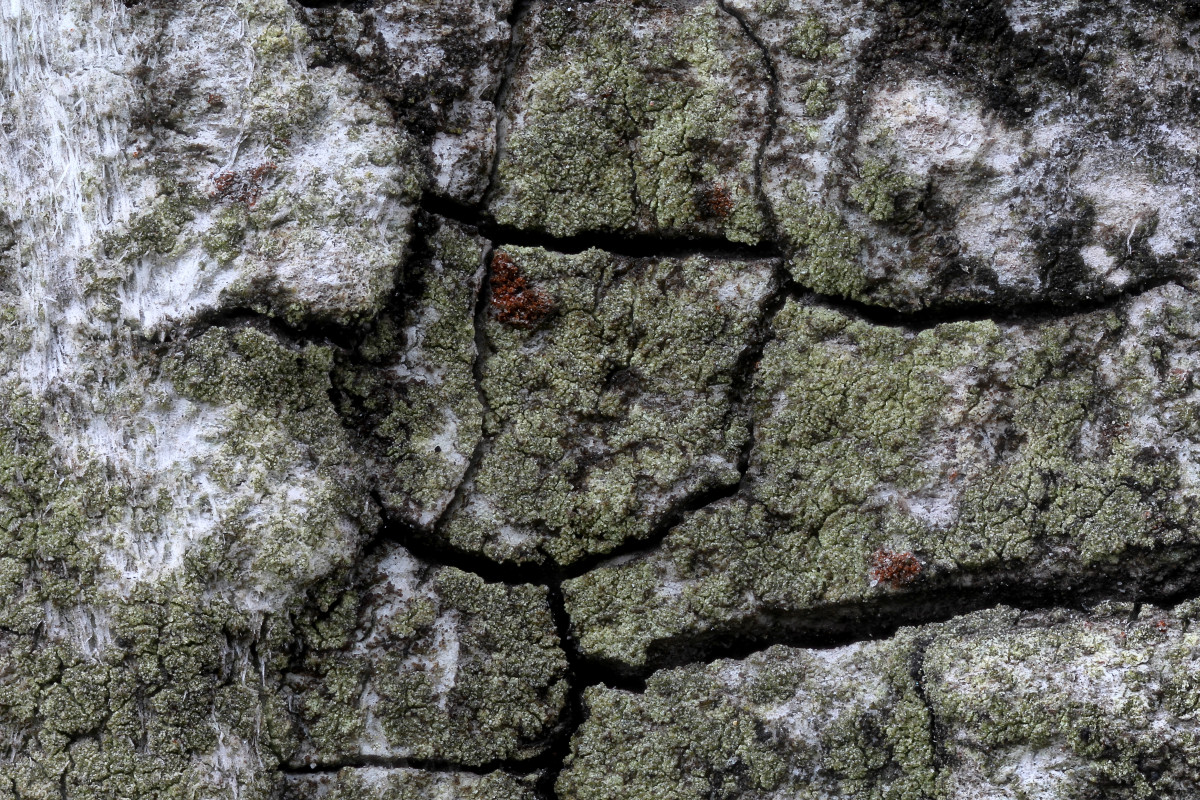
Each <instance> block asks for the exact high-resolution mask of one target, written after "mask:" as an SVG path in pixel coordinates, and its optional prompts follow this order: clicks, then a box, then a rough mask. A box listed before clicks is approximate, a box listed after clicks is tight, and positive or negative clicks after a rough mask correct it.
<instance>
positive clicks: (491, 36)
mask: <svg viewBox="0 0 1200 800" xmlns="http://www.w3.org/2000/svg"><path fill="white" fill-rule="evenodd" d="M512 5H513V4H512V0H418V1H417V2H408V3H385V4H382V5H379V6H344V5H343V6H332V7H321V6H316V7H305V8H303V9H302V10H301V14H302V15H303V18H304V20H305V22H306V23H307V24H308V27H309V31H310V32H311V33H312V35H313V38H314V41H315V44H316V45H317V53H316V54H314V55H315V56H316V58H317V59H319V60H320V63H323V64H337V63H348V64H350V65H353V68H354V70H355V71H356V72H358V73H359V74H361V75H364V76H365V77H368V80H369V82H370V83H371V86H372V89H373V90H374V91H377V92H379V93H380V94H381V95H383V96H384V97H385V98H386V99H387V100H388V101H389V103H390V105H391V106H392V108H394V109H395V110H396V112H397V116H398V117H399V121H400V123H401V125H402V126H403V127H404V128H405V129H406V130H407V131H409V132H410V133H412V134H414V136H415V137H416V138H417V139H419V140H420V141H421V143H422V145H423V146H422V150H423V151H424V153H423V160H424V161H425V162H426V165H427V167H428V169H429V172H430V189H431V190H432V191H434V192H437V193H438V194H442V195H446V196H449V197H451V198H453V199H454V200H456V201H457V202H460V203H465V204H471V205H473V204H477V203H479V202H480V201H481V200H482V199H483V194H484V190H485V189H486V188H487V184H488V180H489V177H490V175H491V170H492V164H493V158H494V156H495V146H496V116H497V114H496V102H495V101H496V93H497V92H498V91H499V89H500V83H501V80H502V76H503V75H504V70H505V67H506V58H507V56H508V49H509V44H510V41H511V31H510V28H509V17H510V16H511V15H512ZM450 21H452V24H448V23H449V22H450Z"/></svg>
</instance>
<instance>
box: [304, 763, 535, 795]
mask: <svg viewBox="0 0 1200 800" xmlns="http://www.w3.org/2000/svg"><path fill="white" fill-rule="evenodd" d="M536 796H537V795H536V794H535V793H534V791H533V789H532V788H531V787H530V786H529V785H528V781H526V780H523V779H521V778H517V777H514V776H512V775H509V774H508V773H505V772H489V773H488V774H486V775H476V774H474V773H469V772H426V771H421V770H416V769H384V768H380V767H360V768H353V767H346V768H345V769H342V770H340V771H338V772H337V773H336V774H335V775H327V774H321V775H312V776H310V775H300V776H296V777H293V778H289V780H288V784H287V789H286V791H285V798H287V800H449V798H454V800H534V798H535V797H536Z"/></svg>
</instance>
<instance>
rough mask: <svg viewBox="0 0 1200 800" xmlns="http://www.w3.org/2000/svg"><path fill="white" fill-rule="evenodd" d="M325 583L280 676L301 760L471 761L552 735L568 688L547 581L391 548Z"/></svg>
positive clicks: (518, 754)
mask: <svg viewBox="0 0 1200 800" xmlns="http://www.w3.org/2000/svg"><path fill="white" fill-rule="evenodd" d="M321 593H322V597H323V599H322V601H321V603H320V604H319V606H318V609H317V612H318V613H317V614H315V615H314V617H313V618H312V620H311V621H303V622H302V623H301V630H302V631H304V643H305V649H304V657H303V659H302V660H301V661H300V663H298V664H296V665H294V666H293V667H292V669H291V671H290V672H289V674H288V675H287V678H286V682H287V686H288V694H289V696H290V697H291V698H292V702H293V703H294V704H295V707H297V708H298V711H299V716H300V719H301V724H302V728H303V732H304V740H303V745H302V746H301V748H300V749H299V751H297V753H296V754H295V755H294V756H293V757H292V760H293V761H294V762H295V763H298V764H337V763H354V762H355V761H356V760H357V759H360V758H362V757H363V756H387V757H401V758H411V759H437V760H442V761H448V762H451V763H455V764H462V765H466V766H475V765H480V764H485V763H489V762H492V761H496V760H500V759H519V758H527V757H529V756H533V755H536V754H537V753H539V752H541V751H542V750H543V749H544V748H545V747H546V743H547V741H548V737H549V735H550V733H551V732H552V731H553V729H554V727H555V725H556V724H557V722H558V717H559V714H560V713H561V711H562V710H563V707H564V706H565V704H566V696H567V690H568V686H567V682H566V670H567V662H566V658H565V656H564V655H563V652H562V650H561V648H560V643H559V641H558V636H557V634H556V633H555V629H554V622H553V620H552V618H551V616H550V609H549V605H548V603H547V595H546V589H545V588H544V587H540V586H532V585H527V584H526V585H516V586H510V585H506V584H494V583H485V582H484V581H483V579H481V578H479V577H478V576H476V575H472V574H470V573H466V572H463V571H461V570H458V569H454V568H443V569H430V568H429V567H428V566H426V565H423V564H421V563H420V562H417V561H416V560H414V559H413V558H412V557H411V556H409V555H408V553H407V552H405V551H404V550H403V549H402V548H399V547H389V548H386V549H384V550H383V551H382V552H381V553H380V554H378V555H377V556H375V557H373V558H371V559H369V560H368V561H367V563H366V564H365V565H364V566H363V567H362V568H361V570H360V573H359V575H358V577H356V578H354V579H353V580H352V581H351V582H350V583H349V584H348V585H342V586H340V587H338V586H336V585H335V586H330V587H326V588H324V589H322V590H321ZM364 632H365V633H364Z"/></svg>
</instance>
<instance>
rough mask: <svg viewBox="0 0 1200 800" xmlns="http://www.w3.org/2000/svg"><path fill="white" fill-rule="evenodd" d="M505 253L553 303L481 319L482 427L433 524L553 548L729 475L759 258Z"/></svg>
mask: <svg viewBox="0 0 1200 800" xmlns="http://www.w3.org/2000/svg"><path fill="white" fill-rule="evenodd" d="M505 253H506V255H507V257H508V258H511V259H512V261H513V263H514V264H515V266H516V268H517V269H519V270H520V273H521V275H523V276H524V277H525V278H526V279H527V280H528V282H529V284H530V285H531V286H535V287H537V288H538V290H539V291H541V292H544V293H546V295H547V296H548V297H549V299H550V301H551V303H552V305H553V308H554V309H555V311H554V315H553V316H552V317H550V318H547V319H546V320H544V321H542V322H541V323H540V324H539V325H538V326H537V327H536V328H525V327H514V326H512V325H509V324H506V323H504V322H502V321H500V320H499V319H489V320H488V321H487V324H486V327H485V329H484V330H485V334H486V337H487V346H488V352H489V353H490V355H489V356H488V358H487V359H486V361H485V362H484V364H483V369H482V376H481V377H482V384H481V385H482V389H483V392H484V395H485V399H486V402H487V406H488V408H489V411H490V413H489V415H488V422H487V426H486V430H485V432H486V434H487V435H488V441H487V442H486V444H485V446H484V449H483V451H482V456H481V458H480V460H479V465H478V469H477V470H476V471H475V473H474V474H473V476H472V477H471V481H470V485H469V486H468V487H467V491H466V492H465V496H466V497H467V498H469V499H468V500H467V501H466V502H465V503H463V504H462V505H460V506H458V507H456V508H455V509H453V510H452V513H451V515H450V516H449V517H448V518H447V520H446V524H445V525H444V526H443V528H442V530H441V535H443V536H444V537H445V538H446V540H448V541H449V542H451V543H452V544H454V545H455V546H456V547H460V548H463V549H466V550H471V551H474V552H481V553H485V554H487V555H489V556H490V557H492V558H496V559H501V560H513V561H542V560H546V559H549V560H552V561H555V562H558V563H561V564H567V563H571V562H573V561H576V560H578V559H580V558H582V557H584V556H586V555H588V554H590V553H599V552H605V551H608V550H611V549H612V548H613V547H616V546H617V545H619V544H621V543H622V542H624V541H628V540H630V539H635V538H638V537H642V536H645V535H646V534H647V533H649V531H651V530H652V529H653V528H654V526H655V525H656V524H657V523H658V522H659V521H660V520H662V519H664V518H665V517H666V516H667V515H668V514H669V513H670V512H671V508H672V506H673V505H674V504H676V503H679V502H681V501H683V500H684V498H686V497H688V496H690V495H693V494H696V493H699V492H702V491H705V490H706V489H710V488H712V487H715V486H721V485H729V484H732V483H735V482H737V480H738V478H739V472H738V469H737V459H738V456H739V453H740V451H741V446H742V444H743V443H744V441H745V437H746V436H747V430H746V426H745V420H744V418H743V417H742V415H741V414H740V412H739V411H738V409H737V408H736V406H735V405H734V402H733V398H732V397H731V387H732V383H733V380H734V371H735V369H736V367H737V364H738V359H739V358H740V356H741V355H742V354H743V353H744V352H745V351H746V349H747V348H748V346H749V343H750V341H751V337H752V335H753V333H754V331H755V329H756V327H757V324H758V320H759V317H760V314H761V313H762V311H763V306H764V304H765V303H766V301H767V298H768V296H769V293H770V291H771V288H772V278H771V275H770V265H769V263H768V262H763V261H753V262H735V261H724V260H718V259H713V258H707V257H691V258H685V259H677V258H663V259H629V258H621V257H615V256H610V255H607V254H604V253H602V252H601V251H598V250H589V251H586V252H584V253H581V254H579V255H561V254H555V253H551V252H548V251H545V250H541V249H538V248H528V247H520V248H518V247H507V248H505Z"/></svg>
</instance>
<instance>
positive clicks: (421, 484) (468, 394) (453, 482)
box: [335, 222, 488, 527]
mask: <svg viewBox="0 0 1200 800" xmlns="http://www.w3.org/2000/svg"><path fill="white" fill-rule="evenodd" d="M428 241H429V250H430V252H429V253H428V255H427V257H425V258H422V259H420V260H416V259H414V261H413V262H410V264H409V267H408V270H407V273H408V274H407V276H406V281H405V283H406V286H407V290H406V292H405V294H406V299H405V301H404V306H403V308H402V309H401V310H398V311H396V312H394V313H386V314H384V315H383V316H381V317H380V318H379V319H378V320H376V322H375V324H374V328H373V330H372V332H371V334H370V335H369V336H368V337H367V338H366V340H365V341H364V342H363V344H362V345H361V347H360V349H359V353H358V357H356V358H352V359H351V360H350V361H349V363H347V364H344V365H342V366H340V367H339V368H338V370H337V372H336V374H335V384H336V386H337V388H338V391H339V392H340V393H341V395H342V402H341V411H342V416H343V418H344V419H347V420H352V421H353V424H354V425H355V426H356V427H359V428H362V429H365V430H366V431H367V433H368V435H367V436H365V437H364V441H363V444H364V445H365V446H366V447H368V448H369V449H370V450H372V451H373V452H374V455H375V461H376V463H377V466H376V470H377V475H378V480H379V490H380V494H381V496H382V499H383V502H384V504H385V505H386V506H387V507H388V509H389V510H390V511H392V512H394V513H397V514H399V515H401V516H402V518H404V519H405V520H406V521H408V522H410V523H411V524H414V525H418V526H421V527H428V526H430V525H431V524H432V523H433V522H434V521H435V520H436V519H438V518H439V517H440V516H441V515H442V513H443V512H444V511H445V509H446V507H447V506H448V505H449V504H450V501H451V499H452V498H453V496H454V491H455V489H456V488H457V487H458V485H459V483H460V482H461V481H462V479H463V475H464V474H465V472H466V470H467V465H468V464H469V462H470V459H471V457H472V455H473V454H474V452H475V448H476V446H477V445H478V443H479V439H480V436H481V434H482V427H483V405H482V402H481V401H480V397H479V393H478V391H477V389H476V386H475V377H474V366H475V358H476V352H475V351H476V348H475V313H476V309H475V305H476V299H477V295H478V292H479V286H480V283H481V282H482V280H483V270H484V263H483V259H484V255H485V254H486V252H487V250H488V244H487V243H486V242H484V241H483V240H482V239H479V238H477V237H473V236H471V235H469V234H468V233H466V232H465V231H464V230H463V229H462V228H461V227H460V226H457V225H455V224H453V223H444V222H443V223H438V227H437V228H436V230H434V231H432V232H431V233H430V234H429V240H428Z"/></svg>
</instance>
